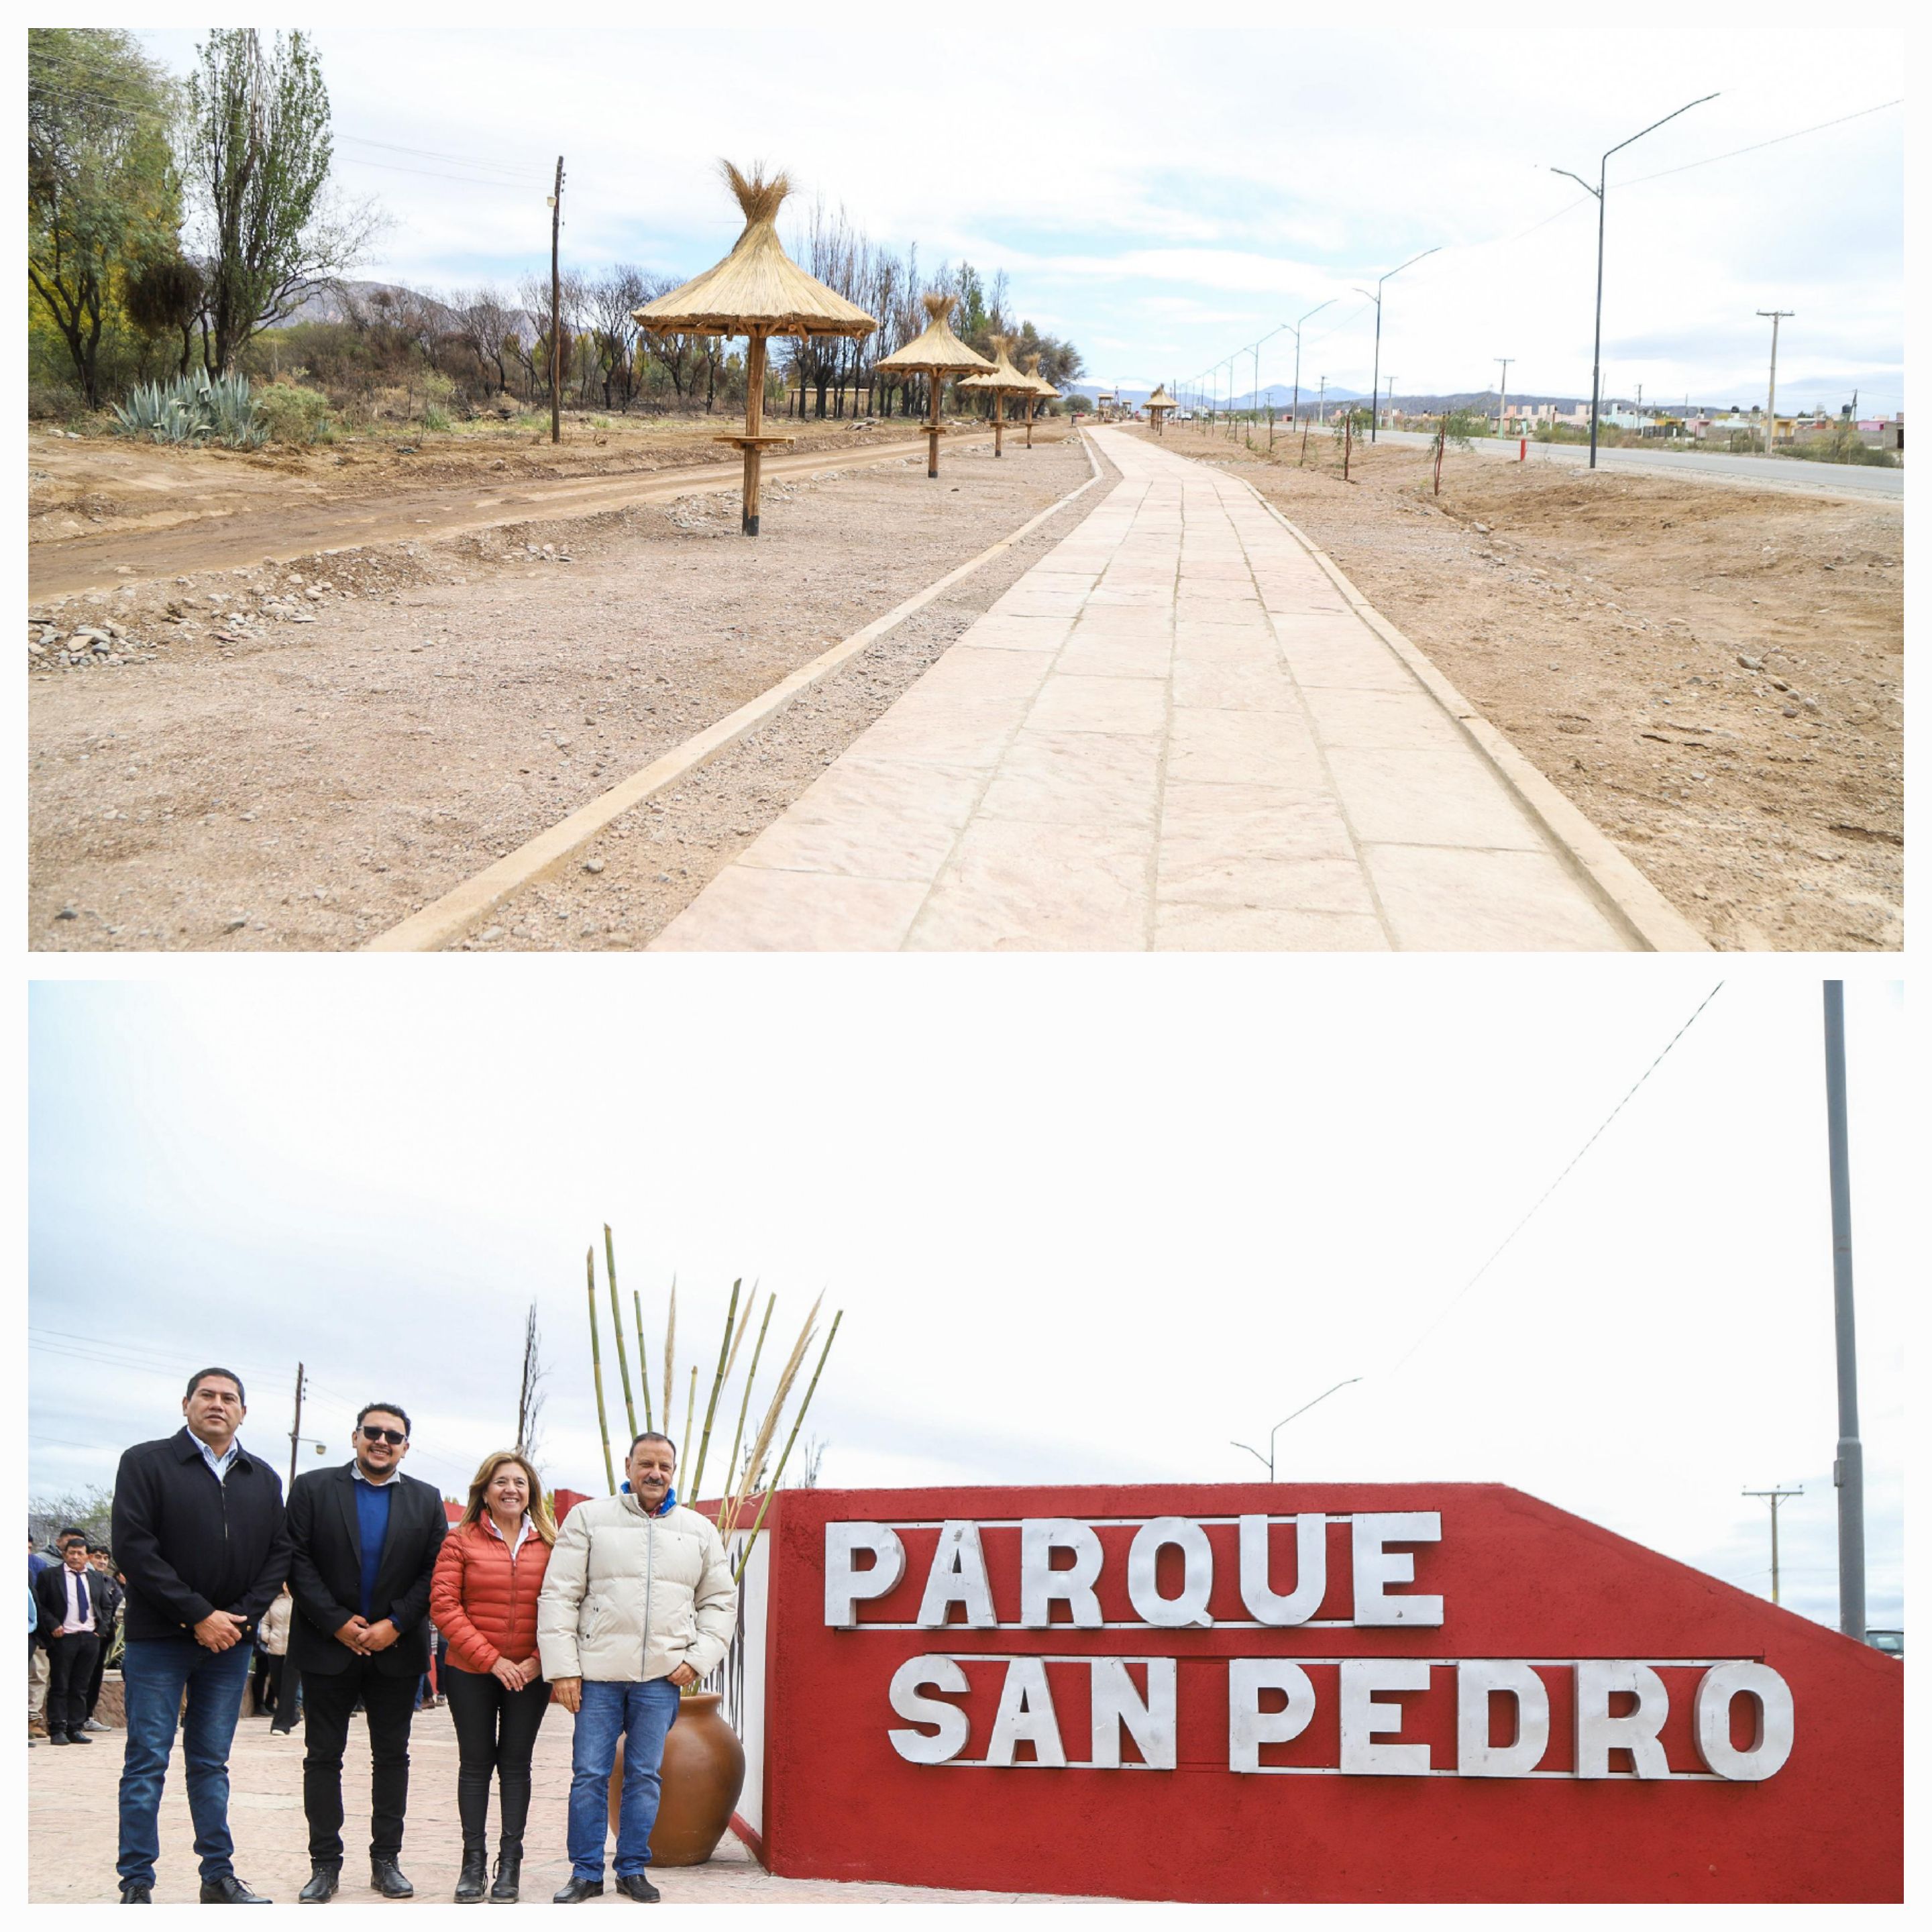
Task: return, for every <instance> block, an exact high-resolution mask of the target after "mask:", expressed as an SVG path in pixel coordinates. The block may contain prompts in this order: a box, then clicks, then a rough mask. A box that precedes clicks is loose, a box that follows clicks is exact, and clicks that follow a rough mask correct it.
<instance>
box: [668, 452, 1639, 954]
mask: <svg viewBox="0 0 1932 1932" xmlns="http://www.w3.org/2000/svg"><path fill="white" fill-rule="evenodd" d="M1094 434H1095V437H1096V440H1097V443H1098V444H1099V446H1100V448H1102V449H1103V450H1104V451H1105V452H1106V455H1108V457H1109V458H1111V459H1112V461H1113V462H1114V463H1115V465H1116V466H1118V469H1120V471H1121V479H1122V480H1121V481H1120V482H1119V483H1118V484H1116V485H1115V487H1113V489H1112V490H1111V491H1109V493H1107V494H1106V496H1104V497H1103V499H1101V501H1100V504H1099V506H1098V507H1097V508H1096V509H1095V510H1094V511H1093V513H1092V514H1091V515H1090V516H1088V517H1087V519H1086V520H1085V522H1083V523H1082V524H1081V525H1080V526H1079V527H1078V528H1077V529H1075V530H1074V531H1073V532H1072V533H1071V534H1070V535H1069V536H1068V537H1067V538H1066V539H1065V541H1063V542H1062V543H1061V544H1059V545H1058V547H1056V548H1055V549H1054V550H1052V551H1050V552H1049V553H1048V554H1047V555H1046V556H1044V557H1043V559H1041V560H1040V562H1039V563H1038V564H1037V565H1035V566H1034V568H1033V569H1032V570H1031V571H1028V573H1027V574H1026V575H1025V577H1022V578H1021V579H1020V580H1019V582H1018V583H1016V584H1015V585H1014V586H1013V587H1012V589H1010V590H1008V591H1007V593H1006V594H1005V595H1004V596H1003V597H1001V598H1000V600H999V601H998V603H996V604H994V605H993V606H992V608H991V609H990V610H989V611H988V612H987V613H986V615H985V616H983V617H981V618H980V619H979V621H978V622H977V623H975V624H974V625H973V626H972V627H971V628H970V629H969V630H968V631H966V632H965V634H963V635H962V637H961V638H960V639H959V642H958V643H956V644H955V645H954V646H953V647H952V648H951V649H950V650H949V651H948V652H947V653H946V655H944V657H943V658H941V659H940V660H939V661H938V663H937V664H935V665H934V667H932V670H929V672H927V673H926V676H924V677H922V679H920V680H919V682H918V683H917V684H916V685H914V686H913V688H912V689H911V690H910V691H908V692H907V694H906V695H905V696H904V697H902V698H901V699H900V700H899V701H898V703H896V704H895V705H894V706H892V709H890V710H889V711H888V712H886V714H885V715H884V716H883V717H882V718H880V719H879V720H878V721H877V722H876V723H875V724H873V725H872V726H871V728H870V729H869V730H867V731H865V733H863V734H862V736H860V737H859V738H858V739H856V740H855V741H854V742H853V744H852V745H851V746H850V748H849V749H848V750H847V751H846V752H845V754H844V756H842V757H840V758H839V759H838V760H837V761H836V762H835V763H834V764H833V765H832V766H830V768H829V769H828V770H827V771H826V772H825V773H824V774H823V776H822V777H820V778H819V779H818V781H817V782H816V783H815V784H814V785H812V787H811V788H810V790H808V791H807V792H805V793H804V794H803V796H801V797H800V798H799V799H798V800H797V801H796V802H795V803H794V804H793V805H792V807H791V808H790V810H789V811H787V812H786V813H785V814H784V816H783V817H781V818H780V819H778V820H777V821H776V822H775V823H773V824H772V826H769V828H768V829H766V831H765V832H764V833H763V835H762V836H760V838H758V839H757V840H756V841H754V843H753V844H751V845H750V846H748V847H746V848H745V851H744V852H743V853H742V854H741V855H740V856H739V858H738V859H737V860H736V862H735V863H733V865H730V866H728V867H727V868H726V869H725V870H724V871H723V872H721V873H720V874H718V877H716V878H715V879H714V880H712V883H710V885H709V886H707V887H706V889H705V890H704V891H703V892H702V893H701V894H700V895H699V896H698V898H697V899H696V900H694V901H693V902H692V904H691V905H690V906H689V907H687V908H686V909H685V911H684V912H683V913H682V914H681V915H680V916H679V917H678V918H677V919H675V920H673V922H672V923H671V924H670V926H667V928H666V929H665V930H664V932H663V933H661V935H659V936H658V940H657V941H656V947H657V949H658V950H686V951H708V950H862V951H878V950H884V951H890V950H895V949H904V950H974V951H980V950H991V951H1001V950H1022V949H1052V948H1061V949H1067V948H1077V949H1087V950H1146V949H1163V950H1165V949H1190V948H1193V949H1228V950H1233V949H1279V950H1371V949H1373V950H1384V949H1389V948H1395V949H1406V950H1487V949H1502V950H1544V949H1552V950H1595V949H1619V950H1621V949H1625V948H1627V947H1631V945H1632V944H1634V941H1633V939H1632V938H1631V935H1630V933H1629V932H1628V929H1626V928H1625V926H1623V925H1622V923H1621V922H1618V921H1616V919H1614V918H1613V916H1612V915H1611V914H1610V913H1608V912H1607V911H1606V910H1605V909H1604V904H1603V901H1602V900H1601V898H1599V896H1598V895H1597V894H1596V893H1595V892H1593V891H1592V889H1591V888H1590V886H1589V884H1588V883H1586V880H1584V878H1583V877H1582V876H1581V875H1580V873H1579V871H1578V870H1577V868H1576V866H1575V865H1574V864H1573V863H1571V862H1569V860H1568V858H1567V856H1566V855H1565V853H1562V852H1561V851H1559V850H1558V849H1557V847H1556V844H1555V842H1554V841H1553V840H1552V839H1551V838H1550V836H1549V835H1547V833H1546V832H1544V830H1543V829H1542V828H1541V826H1540V824H1539V823H1538V821H1537V820H1535V818H1533V817H1532V815H1531V814H1529V812H1528V811H1526V810H1525V808H1523V805H1522V804H1521V803H1520V802H1519V801H1518V799H1517V796H1516V795H1515V794H1514V793H1513V792H1512V791H1511V790H1510V788H1509V787H1508V786H1507V785H1506V784H1505V783H1504V782H1503V781H1502V778H1501V776H1500V775H1499V773H1498V772H1497V771H1496V768H1495V767H1494V766H1493V765H1492V764H1491V763H1490V762H1489V760H1487V758H1486V757H1484V754H1482V753H1481V751H1478V749H1477V748H1476V747H1475V745H1473V744H1472V742H1471V741H1470V739H1469V738H1468V737H1467V736H1466V735H1465V734H1464V733H1463V731H1462V730H1461V729H1460V727H1458V726H1457V724H1456V723H1455V721H1454V719H1453V718H1451V716H1450V715H1449V714H1448V712H1446V711H1445V709H1443V708H1442V705H1441V704H1440V703H1438V701H1437V700H1436V698H1435V697H1433V695H1432V694H1431V693H1430V691H1428V690H1427V689H1426V688H1424V686H1423V685H1421V683H1420V682H1418V680H1417V679H1416V677H1415V676H1414V675H1413V674H1412V673H1411V672H1410V670H1409V669H1408V667H1406V664H1404V663H1403V660H1402V659H1401V658H1400V656H1399V655H1397V653H1396V652H1395V651H1394V650H1393V649H1391V647H1390V646H1389V645H1388V644H1387V643H1385V642H1384V641H1383V640H1382V639H1381V638H1380V637H1378V636H1376V634H1375V632H1374V631H1373V630H1371V629H1370V628H1369V627H1368V625H1367V624H1366V623H1365V622H1364V621H1363V620H1362V619H1361V617H1359V616H1357V615H1356V614H1355V612H1354V611H1353V610H1351V609H1350V608H1349V605H1348V604H1347V603H1346V601H1344V598H1343V595H1342V593H1341V592H1340V590H1339V589H1337V586H1336V585H1335V583H1334V581H1333V580H1331V578H1330V577H1328V575H1327V574H1325V572H1324V571H1323V570H1322V568H1321V567H1320V565H1318V564H1317V563H1316V561H1315V559H1314V558H1313V556H1311V555H1310V553H1309V552H1308V551H1307V549H1305V548H1304V547H1303V545H1302V544H1300V543H1299V542H1298V541H1296V539H1295V537H1294V535H1292V533H1291V532H1289V529H1287V528H1286V526H1284V525H1283V523H1281V522H1280V520H1278V519H1277V517H1274V515H1273V514H1272V513H1271V511H1269V510H1268V509H1267V508H1265V506H1264V505H1263V504H1262V502H1261V501H1260V500H1259V498H1257V497H1256V496H1255V494H1254V493H1253V491H1251V490H1250V489H1249V488H1248V487H1247V486H1246V485H1245V484H1243V483H1241V482H1240V481H1238V480H1236V479H1235V478H1232V477H1229V476H1225V475H1221V474H1220V473H1218V472H1216V471H1214V470H1213V469H1209V468H1207V467H1205V466H1203V465H1202V464H1199V463H1192V462H1190V461H1188V460H1187V459H1186V458H1182V457H1178V456H1174V455H1169V454H1168V453H1167V452H1166V451H1164V450H1162V449H1157V448H1156V447H1154V446H1151V445H1150V444H1148V443H1144V442H1142V441H1141V440H1139V439H1137V438H1135V437H1128V436H1124V435H1122V434H1120V433H1118V431H1106V430H1101V431H1096V432H1094ZM1013 456H1014V458H1016V460H1023V458H1020V457H1019V452H1013Z"/></svg>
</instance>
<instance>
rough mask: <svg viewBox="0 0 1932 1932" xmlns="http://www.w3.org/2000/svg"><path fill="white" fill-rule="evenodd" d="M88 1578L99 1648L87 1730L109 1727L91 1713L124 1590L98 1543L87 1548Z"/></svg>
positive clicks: (98, 1697)
mask: <svg viewBox="0 0 1932 1932" xmlns="http://www.w3.org/2000/svg"><path fill="white" fill-rule="evenodd" d="M87 1568H88V1582H89V1585H90V1586H92V1589H93V1592H94V1601H95V1617H96V1618H97V1619H98V1621H99V1622H100V1625H101V1649H100V1652H99V1654H98V1655H97V1656H96V1657H95V1660H94V1675H93V1676H92V1677H91V1678H89V1679H88V1683H87V1723H86V1727H85V1728H86V1729H87V1730H90V1731H105V1730H111V1729H112V1728H113V1727H112V1726H111V1725H107V1724H102V1723H101V1721H100V1720H99V1719H98V1718H96V1717H95V1715H94V1712H95V1707H96V1706H98V1704H99V1703H100V1702H101V1685H103V1684H104V1683H105V1682H107V1667H108V1666H109V1664H110V1663H112V1662H113V1652H114V1640H115V1635H116V1634H117V1631H118V1626H119V1625H120V1622H121V1601H122V1600H123V1598H124V1597H125V1596H126V1595H127V1592H125V1591H124V1590H123V1589H121V1586H120V1585H119V1584H118V1583H116V1582H115V1578H114V1563H113V1559H112V1558H111V1557H110V1556H109V1555H108V1553H107V1551H106V1550H104V1549H103V1548H102V1547H101V1545H100V1544H98V1543H95V1544H89V1546H88V1550H87Z"/></svg>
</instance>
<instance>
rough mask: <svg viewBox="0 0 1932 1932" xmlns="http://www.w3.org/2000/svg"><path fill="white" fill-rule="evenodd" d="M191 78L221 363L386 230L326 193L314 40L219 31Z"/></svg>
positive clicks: (192, 143) (215, 355) (325, 142)
mask: <svg viewBox="0 0 1932 1932" xmlns="http://www.w3.org/2000/svg"><path fill="white" fill-rule="evenodd" d="M197 52H198V55H199V65H198V66H197V68H196V71H195V73H194V74H193V77H192V78H191V79H190V81H189V83H188V124H189V125H188V136H187V142H186V148H187V172H188V175H189V179H190V184H191V186H192V187H193V193H194V196H195V199H196V203H197V205H198V206H197V212H198V214H199V218H200V220H201V222H202V224H203V230H204V232H203V235H202V240H203V242H204V243H205V251H204V253H205V266H204V269H203V274H204V277H205V282H206V303H207V311H208V330H209V336H210V338H211V341H210V345H209V352H208V353H209V362H210V366H211V368H219V369H222V370H229V369H232V368H233V367H234V366H235V359H236V356H238V355H239V353H241V351H242V349H243V348H244V347H245V346H246V345H247V344H248V341H249V339H250V338H251V337H252V336H254V335H255V334H256V332H257V331H258V330H260V329H266V328H268V327H269V326H272V324H274V323H278V322H281V321H283V320H285V319H286V318H287V317H288V316H290V314H293V312H294V311H295V310H296V308H297V307H298V306H299V305H300V304H301V302H302V299H303V297H304V296H306V295H307V294H308V293H309V292H310V291H311V290H313V289H314V288H316V287H319V286H320V284H322V283H323V282H325V281H328V280H329V279H330V278H332V277H333V276H335V275H340V274H341V273H342V272H343V271H344V270H345V269H347V268H349V267H350V266H351V264H352V263H354V262H355V261H356V260H357V259H358V258H359V257H360V256H361V254H362V252H363V251H364V250H365V248H366V247H367V245H368V242H370V240H371V238H372V237H373V236H374V234H375V233H376V231H377V228H378V227H379V226H380V220H379V218H378V217H377V215H376V214H375V213H374V211H373V209H371V208H368V207H366V206H365V207H362V208H351V209H344V208H338V207H337V206H335V205H333V204H332V202H330V200H329V197H328V194H327V189H328V184H329V163H330V161H331V159H332V155H333V151H334V148H333V141H332V136H331V134H330V132H329V90H328V89H327V88H326V86H324V85H323V78H322V68H321V65H320V62H318V61H317V58H316V55H315V51H314V46H312V44H311V42H310V41H309V40H308V37H307V36H306V35H305V34H302V33H301V32H299V31H297V32H294V33H291V34H288V35H287V37H284V36H283V35H282V34H279V33H278V34H276V36H275V44H274V46H273V48H272V49H265V48H264V46H263V43H262V37H261V35H260V34H259V33H257V31H255V29H254V28H252V27H217V28H214V29H212V30H211V31H210V33H209V34H208V38H207V39H206V40H205V41H204V42H203V43H202V45H201V46H200V47H199V49H197Z"/></svg>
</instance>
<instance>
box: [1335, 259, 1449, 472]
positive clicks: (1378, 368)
mask: <svg viewBox="0 0 1932 1932" xmlns="http://www.w3.org/2000/svg"><path fill="white" fill-rule="evenodd" d="M1441 253H1442V250H1441V249H1440V248H1425V249H1424V250H1423V251H1422V253H1421V254H1420V255H1412V256H1410V257H1409V260H1407V261H1406V262H1404V263H1402V264H1401V266H1400V267H1397V268H1394V269H1390V271H1389V272H1388V274H1387V275H1384V276H1382V278H1380V279H1379V281H1377V282H1376V292H1375V293H1374V294H1373V295H1369V292H1368V290H1367V289H1358V290H1356V291H1355V293H1356V294H1358V296H1369V299H1370V301H1371V302H1373V303H1374V304H1375V305H1376V365H1375V371H1374V374H1373V375H1372V376H1371V377H1370V379H1369V440H1370V442H1371V443H1373V442H1374V441H1375V440H1376V397H1377V396H1378V395H1380V394H1381V392H1382V283H1384V282H1387V281H1394V279H1395V278H1396V277H1397V275H1400V274H1401V273H1402V272H1403V269H1412V268H1414V267H1415V265H1416V263H1418V262H1421V261H1426V260H1427V259H1428V258H1429V257H1430V256H1431V255H1439V254H1441Z"/></svg>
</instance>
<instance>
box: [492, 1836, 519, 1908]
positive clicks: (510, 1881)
mask: <svg viewBox="0 0 1932 1932" xmlns="http://www.w3.org/2000/svg"><path fill="white" fill-rule="evenodd" d="M522 1877H523V1846H520V1845H519V1846H517V1848H516V1849H515V1850H514V1851H502V1852H498V1853H497V1854H496V1883H495V1884H494V1885H492V1886H491V1887H490V1903H491V1904H492V1905H514V1904H515V1903H516V1902H517V1886H518V1885H519V1884H520V1882H521V1881H522Z"/></svg>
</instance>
